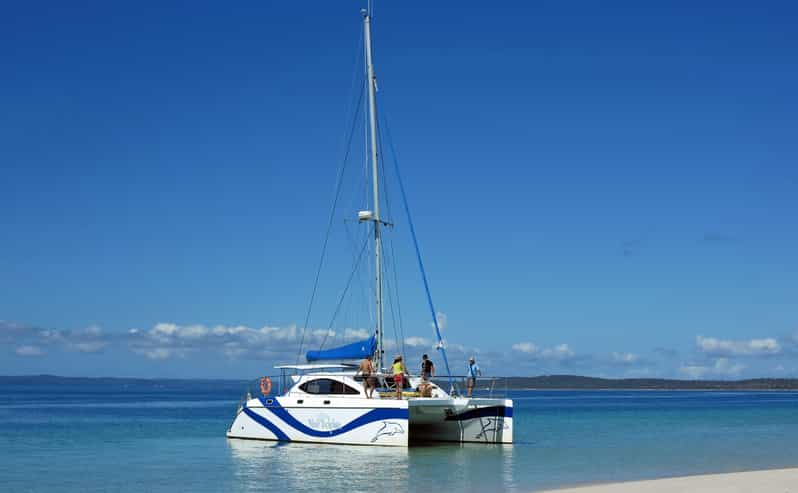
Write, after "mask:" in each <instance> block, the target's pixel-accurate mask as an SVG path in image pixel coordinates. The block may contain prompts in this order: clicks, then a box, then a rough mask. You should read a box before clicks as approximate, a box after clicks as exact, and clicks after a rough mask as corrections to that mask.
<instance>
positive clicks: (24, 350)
mask: <svg viewBox="0 0 798 493" xmlns="http://www.w3.org/2000/svg"><path fill="white" fill-rule="evenodd" d="M14 352H16V353H17V354H18V355H19V356H41V355H43V354H44V351H42V348H40V347H38V346H19V347H18V348H17V349H16V350H15V351H14Z"/></svg>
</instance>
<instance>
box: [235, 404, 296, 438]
mask: <svg viewBox="0 0 798 493" xmlns="http://www.w3.org/2000/svg"><path fill="white" fill-rule="evenodd" d="M243 412H244V414H246V415H247V416H249V417H250V418H251V419H252V420H253V421H254V422H256V423H258V424H259V425H261V426H263V427H264V428H266V429H267V430H269V431H271V432H272V433H274V436H276V437H277V439H278V440H283V441H290V440H291V439H290V438H288V435H286V434H285V433H283V431H282V430H281V429H280V428H278V427H277V426H276V425H275V424H274V423H272V422H271V421H269V420H268V419H266V418H264V417H263V416H261V415H260V414H257V413H256V412H254V411H252V410H250V409H249V408H248V407H245V408H244V409H243Z"/></svg>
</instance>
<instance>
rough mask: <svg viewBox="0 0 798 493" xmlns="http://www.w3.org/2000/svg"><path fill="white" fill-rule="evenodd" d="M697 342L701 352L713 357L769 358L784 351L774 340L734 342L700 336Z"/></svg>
mask: <svg viewBox="0 0 798 493" xmlns="http://www.w3.org/2000/svg"><path fill="white" fill-rule="evenodd" d="M695 342H696V346H697V347H698V350H699V351H701V352H702V353H705V354H709V355H712V356H740V355H744V356H767V355H774V354H779V353H780V352H781V349H782V348H781V344H779V341H777V340H776V339H773V338H766V339H751V340H748V341H732V340H725V339H716V338H714V337H703V336H698V337H696V340H695Z"/></svg>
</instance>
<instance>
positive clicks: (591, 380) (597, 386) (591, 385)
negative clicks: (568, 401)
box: [496, 375, 798, 390]
mask: <svg viewBox="0 0 798 493" xmlns="http://www.w3.org/2000/svg"><path fill="white" fill-rule="evenodd" d="M496 384H497V385H498V384H499V381H497V382H496ZM501 384H502V385H504V381H503V380H501ZM507 388H509V389H513V390H521V389H544V390H545V389H549V390H553V389H561V390H798V378H753V379H748V380H670V379H665V378H595V377H583V376H579V375H542V376H538V377H509V378H507Z"/></svg>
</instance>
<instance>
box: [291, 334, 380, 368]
mask: <svg viewBox="0 0 798 493" xmlns="http://www.w3.org/2000/svg"><path fill="white" fill-rule="evenodd" d="M376 350H377V338H376V337H375V336H371V337H370V338H368V339H366V340H364V341H358V342H353V343H352V344H347V345H346V346H341V347H336V348H332V349H325V350H323V351H308V353H307V354H306V355H305V358H307V360H308V362H310V361H320V360H337V359H360V358H365V357H367V356H371V355H372V354H374V352H375V351H376Z"/></svg>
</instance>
